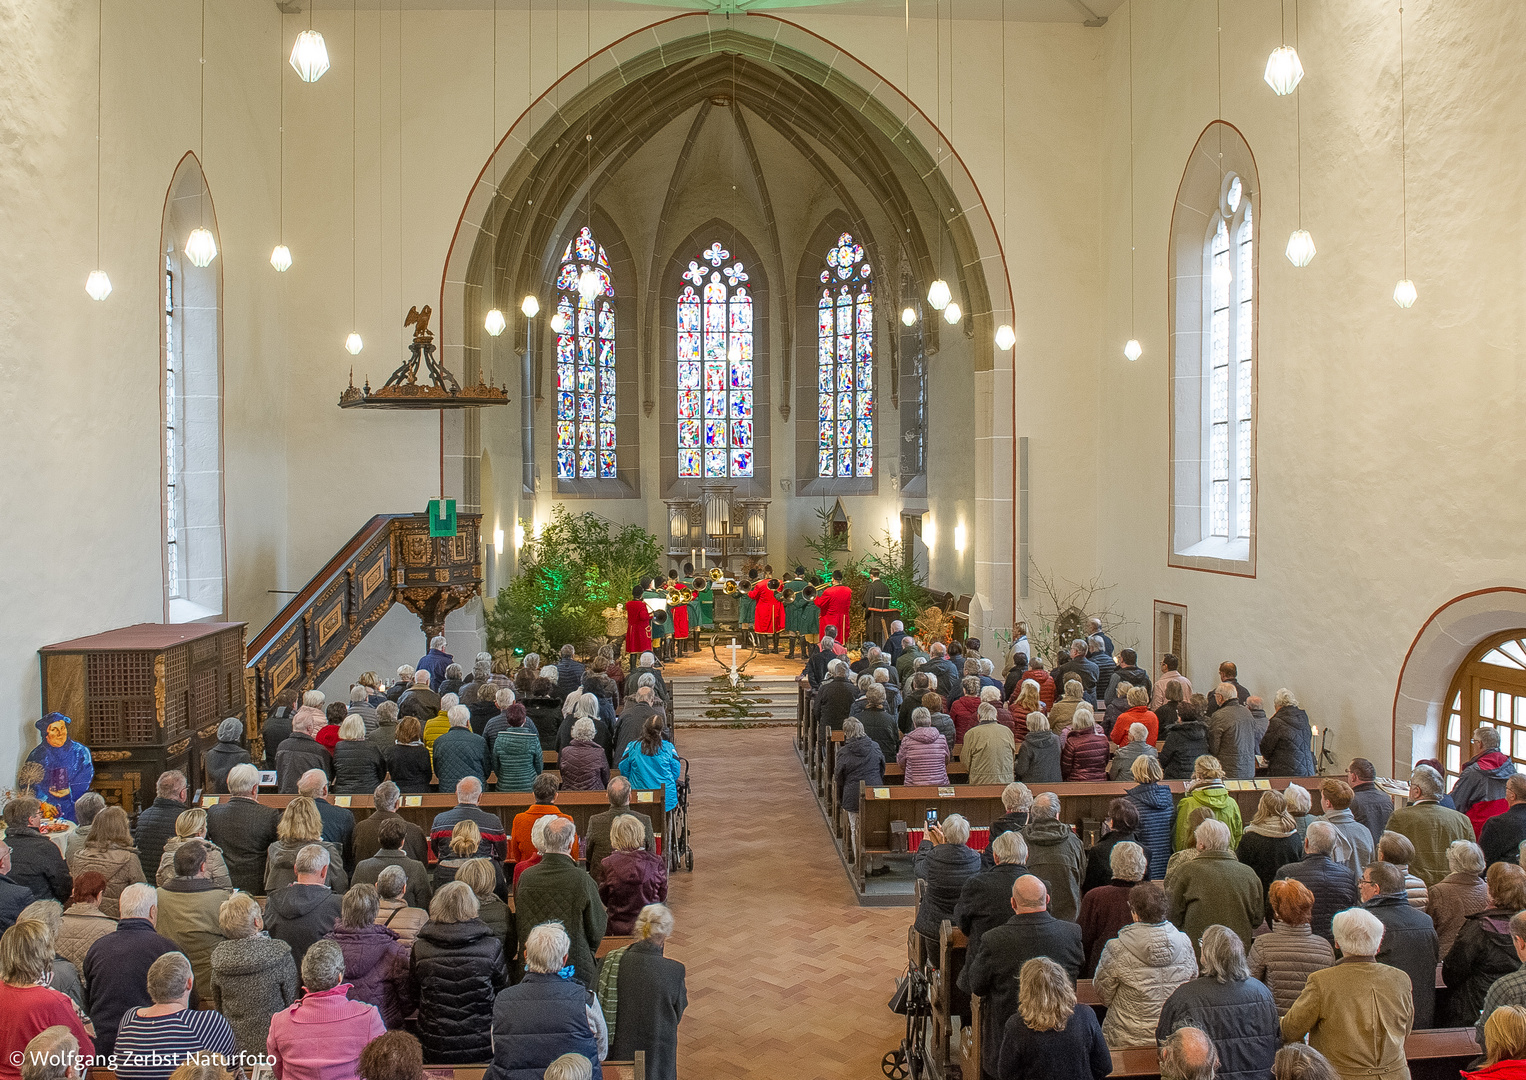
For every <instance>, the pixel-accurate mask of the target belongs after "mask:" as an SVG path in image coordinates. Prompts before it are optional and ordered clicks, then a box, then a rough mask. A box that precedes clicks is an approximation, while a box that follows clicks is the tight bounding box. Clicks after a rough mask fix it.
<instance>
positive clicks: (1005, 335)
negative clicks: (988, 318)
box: [996, 323, 1017, 352]
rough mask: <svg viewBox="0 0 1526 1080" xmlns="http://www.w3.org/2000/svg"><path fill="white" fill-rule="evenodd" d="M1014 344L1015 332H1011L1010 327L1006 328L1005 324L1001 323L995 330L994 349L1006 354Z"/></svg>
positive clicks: (1015, 340)
mask: <svg viewBox="0 0 1526 1080" xmlns="http://www.w3.org/2000/svg"><path fill="white" fill-rule="evenodd" d="M1016 344H1017V331H1015V330H1013V329H1012V327H1010V326H1008V325H1007V324H1006V323H1002V324H1001V325H1000V326H998V327H997V328H996V347H997V348H998V349H1000V350H1001V351H1002V352H1006V351H1007V350H1008V349H1010V348H1012V346H1014V345H1016Z"/></svg>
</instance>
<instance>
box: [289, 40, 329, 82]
mask: <svg viewBox="0 0 1526 1080" xmlns="http://www.w3.org/2000/svg"><path fill="white" fill-rule="evenodd" d="M291 66H292V69H293V70H294V71H296V73H297V75H298V76H299V77H300V78H301V79H302V81H303V82H317V81H318V80H319V79H321V78H322V77H323V73H324V72H325V71H327V70H328V69H329V50H328V46H327V45H325V44H324V43H323V35H322V34H320V33H318V31H316V30H304V31H302V32H301V33H300V34H298V35H297V42H296V44H295V45H293V46H292V47H291Z"/></svg>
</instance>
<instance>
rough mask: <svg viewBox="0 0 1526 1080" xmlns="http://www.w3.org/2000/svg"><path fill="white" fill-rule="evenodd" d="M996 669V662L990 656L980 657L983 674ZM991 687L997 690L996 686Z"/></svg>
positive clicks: (988, 673)
mask: <svg viewBox="0 0 1526 1080" xmlns="http://www.w3.org/2000/svg"><path fill="white" fill-rule="evenodd" d="M995 670H996V665H995V664H994V663H992V661H991V658H990V657H988V656H982V657H981V658H980V673H981V674H982V675H990V674H991V673H993V672H994V671H995ZM990 689H992V690H995V689H996V688H995V687H994V686H993V687H991V688H990Z"/></svg>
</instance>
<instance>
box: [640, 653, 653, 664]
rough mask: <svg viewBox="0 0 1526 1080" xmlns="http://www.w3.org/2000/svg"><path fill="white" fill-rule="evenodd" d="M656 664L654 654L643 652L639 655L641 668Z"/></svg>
mask: <svg viewBox="0 0 1526 1080" xmlns="http://www.w3.org/2000/svg"><path fill="white" fill-rule="evenodd" d="M656 662H657V656H656V654H655V653H649V652H644V653H642V654H641V666H642V667H651V666H652V665H653V664H655V663H656Z"/></svg>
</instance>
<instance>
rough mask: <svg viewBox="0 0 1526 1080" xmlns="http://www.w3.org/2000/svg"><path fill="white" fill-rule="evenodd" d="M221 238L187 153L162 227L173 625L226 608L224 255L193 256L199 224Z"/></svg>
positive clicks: (167, 591) (168, 590)
mask: <svg viewBox="0 0 1526 1080" xmlns="http://www.w3.org/2000/svg"><path fill="white" fill-rule="evenodd" d="M198 227H200V228H205V229H207V230H208V231H210V232H211V233H212V235H213V238H214V241H215V242H216V244H217V247H218V250H219V251H221V248H222V241H221V239H220V238H219V237H218V233H217V218H216V215H215V213H214V212H213V208H212V197H211V194H210V193H209V192H208V190H207V186H206V181H205V179H204V178H203V176H202V172H201V166H200V164H199V163H198V162H197V160H196V158H195V156H194V155H192V154H186V155H185V157H184V158H182V159H181V161H180V165H179V167H178V168H176V170H175V176H174V178H173V179H172V180H171V181H170V188H169V196H168V198H166V199H165V204H164V220H163V223H162V228H161V233H160V247H159V252H160V254H159V259H160V264H159V265H160V288H159V290H158V295H159V300H158V310H159V319H160V326H161V328H162V331H163V333H162V339H161V353H160V373H161V379H162V387H163V396H162V398H161V402H162V407H163V432H162V435H163V443H162V445H163V451H164V452H163V457H162V473H161V476H162V479H163V501H164V608H165V618H166V621H168V622H193V621H196V620H198V619H211V618H219V617H221V616H222V615H224V614H225V612H226V607H227V605H226V598H225V595H224V593H225V582H226V577H227V575H226V565H225V558H224V545H223V446H222V400H223V399H222V341H221V335H222V256H221V255H218V256H217V257H216V258H214V259H213V261H212V262H210V263H209V264H208V265H206V266H197V265H196V264H195V263H193V262H191V260H190V259H189V258H187V257H186V255H185V245H186V239H187V237H189V236H190V234H191V231H192V230H193V229H196V228H198Z"/></svg>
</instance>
